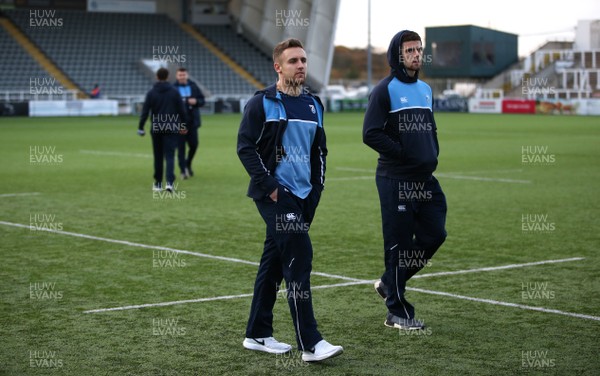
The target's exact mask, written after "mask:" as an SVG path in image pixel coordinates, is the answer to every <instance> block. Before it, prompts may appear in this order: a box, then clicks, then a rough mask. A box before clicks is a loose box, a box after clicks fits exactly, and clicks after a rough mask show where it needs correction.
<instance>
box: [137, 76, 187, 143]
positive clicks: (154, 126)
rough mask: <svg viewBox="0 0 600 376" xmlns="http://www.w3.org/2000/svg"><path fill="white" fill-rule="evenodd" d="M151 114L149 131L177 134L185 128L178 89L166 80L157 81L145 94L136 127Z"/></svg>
mask: <svg viewBox="0 0 600 376" xmlns="http://www.w3.org/2000/svg"><path fill="white" fill-rule="evenodd" d="M149 115H151V118H150V120H151V128H150V132H151V133H155V134H177V133H181V131H184V130H185V129H186V112H185V107H184V105H183V100H182V99H181V95H179V91H178V90H177V89H175V87H174V86H173V85H171V83H169V82H167V81H158V82H156V83H155V84H154V86H153V87H152V90H150V91H149V92H148V94H146V100H145V101H144V107H143V109H142V113H141V115H140V122H139V125H138V129H141V130H143V129H144V123H146V120H147V119H148V116H149Z"/></svg>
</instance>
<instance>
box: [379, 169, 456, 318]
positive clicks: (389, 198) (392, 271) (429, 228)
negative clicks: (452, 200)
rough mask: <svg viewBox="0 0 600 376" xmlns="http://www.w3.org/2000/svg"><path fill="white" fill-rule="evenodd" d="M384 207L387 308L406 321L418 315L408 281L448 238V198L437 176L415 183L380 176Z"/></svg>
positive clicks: (380, 197)
mask: <svg viewBox="0 0 600 376" xmlns="http://www.w3.org/2000/svg"><path fill="white" fill-rule="evenodd" d="M376 182H377V190H378V191H379V201H380V204H381V218H382V229H383V243H384V244H383V246H384V252H385V253H384V260H385V272H384V273H383V276H382V277H381V280H382V282H383V283H384V284H385V286H386V287H387V290H388V291H387V299H386V306H387V307H388V310H389V312H390V313H392V314H394V315H396V316H399V317H401V318H405V319H411V318H414V316H415V309H414V307H413V306H412V305H411V304H410V303H409V302H407V301H406V299H405V297H404V292H405V289H406V282H407V281H408V280H409V279H410V278H411V277H412V276H413V275H415V274H416V273H417V272H419V271H420V270H421V269H423V267H424V266H425V265H426V264H427V262H428V261H429V259H431V257H432V256H433V255H434V254H435V252H436V251H437V250H438V248H439V247H440V246H441V245H442V243H443V242H444V240H445V239H446V230H445V224H446V211H447V207H446V197H445V196H444V192H442V188H441V187H440V184H439V182H438V181H437V179H436V178H435V177H433V176H431V178H430V179H429V180H427V181H423V182H411V181H403V180H399V179H393V178H388V177H384V176H377V177H376Z"/></svg>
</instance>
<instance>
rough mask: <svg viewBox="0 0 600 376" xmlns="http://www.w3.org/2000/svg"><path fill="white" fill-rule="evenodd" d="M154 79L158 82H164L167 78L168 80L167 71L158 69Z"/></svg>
mask: <svg viewBox="0 0 600 376" xmlns="http://www.w3.org/2000/svg"><path fill="white" fill-rule="evenodd" d="M156 78H158V79H159V80H160V81H165V80H166V79H167V78H169V70H168V69H167V68H159V69H158V70H157V71H156Z"/></svg>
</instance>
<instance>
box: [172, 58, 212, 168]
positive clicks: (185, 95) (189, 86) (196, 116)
mask: <svg viewBox="0 0 600 376" xmlns="http://www.w3.org/2000/svg"><path fill="white" fill-rule="evenodd" d="M175 78H176V81H175V83H174V85H175V88H177V90H179V95H181V99H182V100H183V104H184V107H185V110H186V115H187V133H186V134H184V135H182V136H181V137H180V139H179V144H178V146H177V161H178V162H179V169H180V170H181V178H182V179H187V178H189V177H192V176H194V170H192V160H193V159H194V156H195V155H196V150H198V144H199V142H198V131H199V128H200V126H201V125H202V120H201V119H200V107H202V106H204V103H205V101H204V95H203V94H202V90H200V88H199V87H198V85H196V83H195V82H194V81H192V80H190V79H189V75H188V72H187V69H185V68H183V67H180V68H178V69H177V73H176V75H175ZM186 144H187V145H188V147H189V150H188V154H187V156H186V154H185V149H186V148H185V145H186Z"/></svg>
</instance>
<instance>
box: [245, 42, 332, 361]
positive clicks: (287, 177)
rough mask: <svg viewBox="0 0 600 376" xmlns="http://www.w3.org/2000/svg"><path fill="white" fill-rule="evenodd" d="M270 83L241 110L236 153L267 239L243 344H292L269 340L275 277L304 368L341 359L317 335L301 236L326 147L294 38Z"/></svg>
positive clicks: (277, 347)
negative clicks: (284, 297) (307, 364)
mask: <svg viewBox="0 0 600 376" xmlns="http://www.w3.org/2000/svg"><path fill="white" fill-rule="evenodd" d="M273 62H274V64H273V67H274V69H275V71H276V72H277V74H278V81H277V84H276V85H272V86H270V87H268V88H266V89H264V90H262V91H259V92H257V93H256V94H255V95H254V97H252V98H251V99H250V100H249V101H248V103H247V105H246V107H245V108H244V115H243V118H242V122H241V124H240V129H239V133H238V145H237V151H238V155H239V157H240V160H241V162H242V164H243V165H244V167H245V168H246V171H247V172H248V174H249V175H250V185H249V188H248V196H250V197H251V198H253V199H254V202H255V204H256V206H257V208H258V211H259V213H260V215H261V217H262V218H263V220H264V222H265V224H266V227H267V234H266V239H265V243H264V250H263V254H262V257H261V260H260V266H259V268H258V273H257V275H256V281H255V283H254V296H253V298H252V305H251V309H250V317H249V319H248V324H247V327H246V338H245V339H244V342H243V346H244V347H245V348H246V349H249V350H256V351H264V352H268V353H275V354H281V353H285V352H288V351H290V350H291V348H292V347H291V346H290V345H288V344H285V343H281V342H279V341H277V340H276V339H275V338H274V337H273V306H274V304H275V300H276V298H277V291H278V290H279V286H280V284H281V281H282V279H285V283H286V288H287V301H288V305H289V307H290V313H291V316H292V321H293V323H294V329H295V332H296V341H297V343H298V349H299V350H301V351H302V359H303V360H304V361H307V362H315V361H321V360H324V359H327V358H331V357H333V356H336V355H339V354H341V353H342V351H343V348H342V347H341V346H333V345H331V344H330V343H329V342H327V341H325V340H324V339H323V337H322V336H321V334H320V333H319V331H318V330H317V321H316V319H315V317H314V312H313V306H312V296H311V289H310V273H311V269H312V257H313V249H312V244H311V241H310V237H309V236H308V231H309V228H310V224H311V222H312V220H313V218H314V215H315V211H316V209H317V205H318V203H319V200H320V198H321V192H322V190H323V187H324V183H325V158H326V156H327V147H326V143H325V132H324V130H323V105H322V104H321V101H320V100H319V99H318V97H315V96H313V95H311V94H310V93H308V92H307V91H306V89H305V88H304V86H303V84H304V80H305V78H306V52H305V51H304V48H303V46H302V43H301V42H300V41H299V40H297V39H288V40H285V41H283V42H281V43H279V44H278V45H277V46H275V49H274V50H273Z"/></svg>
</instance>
